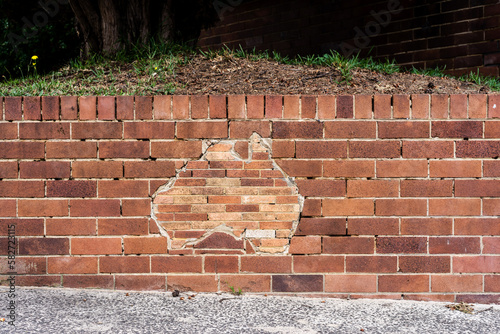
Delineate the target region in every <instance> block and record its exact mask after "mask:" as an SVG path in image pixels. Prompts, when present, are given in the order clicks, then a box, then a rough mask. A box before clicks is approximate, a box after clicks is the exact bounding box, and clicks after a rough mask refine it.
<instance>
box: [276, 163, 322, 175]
mask: <svg viewBox="0 0 500 334" xmlns="http://www.w3.org/2000/svg"><path fill="white" fill-rule="evenodd" d="M277 163H278V165H279V166H280V167H281V168H283V170H284V171H285V173H287V174H288V175H290V176H294V177H300V176H303V177H313V176H321V175H322V173H323V162H322V161H310V160H279V161H277Z"/></svg>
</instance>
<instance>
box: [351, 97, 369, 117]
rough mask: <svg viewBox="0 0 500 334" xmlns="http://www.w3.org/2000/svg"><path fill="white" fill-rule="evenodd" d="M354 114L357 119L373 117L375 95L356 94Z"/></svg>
mask: <svg viewBox="0 0 500 334" xmlns="http://www.w3.org/2000/svg"><path fill="white" fill-rule="evenodd" d="M354 100H355V103H354V114H355V118H357V119H371V118H372V117H373V96H371V95H355V96H354Z"/></svg>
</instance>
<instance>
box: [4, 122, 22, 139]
mask: <svg viewBox="0 0 500 334" xmlns="http://www.w3.org/2000/svg"><path fill="white" fill-rule="evenodd" d="M21 124H22V123H21ZM0 139H17V124H16V123H2V124H0Z"/></svg>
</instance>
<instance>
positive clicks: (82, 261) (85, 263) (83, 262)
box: [47, 257, 97, 274]
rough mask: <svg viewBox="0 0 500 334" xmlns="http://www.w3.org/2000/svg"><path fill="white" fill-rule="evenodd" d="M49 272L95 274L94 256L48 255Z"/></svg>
mask: <svg viewBox="0 0 500 334" xmlns="http://www.w3.org/2000/svg"><path fill="white" fill-rule="evenodd" d="M47 263H48V270H47V272H48V273H49V274H97V258H96V257H49V258H47Z"/></svg>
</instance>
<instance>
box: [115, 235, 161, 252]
mask: <svg viewBox="0 0 500 334" xmlns="http://www.w3.org/2000/svg"><path fill="white" fill-rule="evenodd" d="M123 245H124V249H125V254H167V249H168V245H167V238H165V237H124V238H123Z"/></svg>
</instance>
